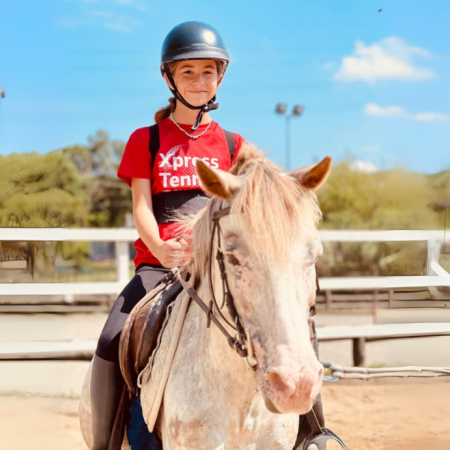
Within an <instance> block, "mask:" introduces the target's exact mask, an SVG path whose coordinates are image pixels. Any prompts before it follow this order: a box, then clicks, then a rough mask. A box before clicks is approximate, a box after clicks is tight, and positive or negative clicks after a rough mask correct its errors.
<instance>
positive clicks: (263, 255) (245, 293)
mask: <svg viewBox="0 0 450 450" xmlns="http://www.w3.org/2000/svg"><path fill="white" fill-rule="evenodd" d="M330 167H331V158H330V157H326V158H325V159H324V160H323V161H322V162H320V163H318V164H316V165H313V166H308V167H306V168H302V169H298V170H296V171H293V172H291V173H288V174H283V173H281V171H280V170H279V168H278V167H277V166H276V165H275V164H273V163H271V162H270V161H269V160H268V159H266V158H265V157H264V156H263V155H262V154H261V153H259V152H257V151H256V150H255V149H254V148H252V147H248V148H245V149H242V150H241V152H240V154H239V158H238V161H237V163H236V165H235V166H234V168H233V169H232V171H231V173H226V172H222V171H220V170H214V169H212V168H210V167H208V166H207V165H206V164H204V163H203V162H202V161H201V160H198V161H197V173H198V176H199V178H200V180H201V183H202V186H203V188H204V190H205V191H206V192H207V193H208V194H209V195H210V196H212V197H216V198H220V199H222V200H223V201H224V205H223V207H226V206H230V207H231V211H230V214H229V215H228V216H225V217H223V218H221V219H220V229H221V242H222V244H221V245H222V250H223V252H224V254H225V266H226V273H227V277H228V280H229V285H230V290H231V293H232V295H233V297H234V302H235V306H236V309H237V312H238V314H239V316H240V319H241V321H242V323H243V325H244V327H249V329H250V333H251V340H252V343H253V348H254V353H255V356H256V359H257V363H258V366H257V380H258V385H259V389H260V391H261V392H262V394H263V397H264V400H265V403H266V406H267V407H268V409H269V410H270V411H272V412H280V413H299V414H303V413H306V412H307V411H309V410H310V408H311V407H312V404H313V402H314V400H315V398H316V397H317V394H318V393H319V391H320V387H321V384H322V375H323V368H322V365H321V364H320V363H319V361H318V360H317V357H316V355H315V353H314V350H313V347H312V344H311V337H310V308H311V306H313V304H314V302H315V290H316V271H315V263H316V261H317V259H318V257H319V256H320V255H321V252H322V246H321V243H320V240H319V235H318V232H317V222H318V220H319V219H320V210H319V208H318V206H317V201H316V197H315V195H314V193H313V191H314V190H315V189H317V188H318V187H319V186H320V185H321V184H323V182H324V181H325V179H326V177H327V175H328V173H329V171H330ZM213 207H214V206H213V205H210V206H209V208H210V209H213ZM203 216H204V217H203V218H202V219H200V220H204V221H205V222H206V221H207V218H208V217H210V216H211V212H210V213H209V214H208V211H206V212H205V214H204V215H203ZM205 229H206V223H205V224H204V225H203V227H202V226H201V225H200V224H199V223H197V224H196V225H194V229H193V231H194V239H193V241H194V244H193V245H194V248H193V250H194V258H195V253H196V248H195V247H196V246H197V255H198V254H202V253H203V256H205V254H206V247H205V245H207V244H206V243H205V234H207V233H206V232H205ZM209 236H210V234H209ZM200 241H202V243H200ZM203 259H204V257H203Z"/></svg>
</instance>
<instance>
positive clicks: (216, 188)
mask: <svg viewBox="0 0 450 450" xmlns="http://www.w3.org/2000/svg"><path fill="white" fill-rule="evenodd" d="M195 166H196V168H197V175H198V177H199V179H200V184H201V185H202V188H203V190H204V191H205V192H206V193H207V194H208V195H209V196H210V197H220V198H221V199H223V200H230V198H231V197H232V196H233V194H234V193H235V192H236V191H237V190H238V189H239V188H240V187H241V181H240V180H239V178H238V177H237V176H235V175H231V174H230V173H228V172H224V171H223V170H219V169H212V168H211V167H209V166H208V165H207V164H205V163H204V162H203V161H202V160H201V159H197V161H196V163H195Z"/></svg>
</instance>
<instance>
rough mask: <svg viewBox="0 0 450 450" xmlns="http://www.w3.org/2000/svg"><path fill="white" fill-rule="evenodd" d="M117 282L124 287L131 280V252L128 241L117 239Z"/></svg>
mask: <svg viewBox="0 0 450 450" xmlns="http://www.w3.org/2000/svg"><path fill="white" fill-rule="evenodd" d="M116 265H117V266H116V267H117V282H118V283H119V285H120V286H121V289H122V288H124V287H125V286H126V285H127V284H128V282H129V281H130V272H129V271H130V269H129V266H130V253H129V251H128V242H126V241H116Z"/></svg>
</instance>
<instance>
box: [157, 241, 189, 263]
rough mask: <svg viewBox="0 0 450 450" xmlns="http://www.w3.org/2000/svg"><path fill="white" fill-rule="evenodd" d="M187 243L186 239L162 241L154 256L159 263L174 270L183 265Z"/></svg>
mask: <svg viewBox="0 0 450 450" xmlns="http://www.w3.org/2000/svg"><path fill="white" fill-rule="evenodd" d="M186 246H187V242H186V241H185V240H184V239H169V240H168V241H161V242H160V244H159V245H158V247H157V248H155V249H154V250H153V254H154V255H155V256H156V258H158V260H159V262H160V263H161V264H162V265H163V267H166V268H167V269H172V268H174V267H178V266H179V265H181V263H182V261H183V259H184V252H185V250H186Z"/></svg>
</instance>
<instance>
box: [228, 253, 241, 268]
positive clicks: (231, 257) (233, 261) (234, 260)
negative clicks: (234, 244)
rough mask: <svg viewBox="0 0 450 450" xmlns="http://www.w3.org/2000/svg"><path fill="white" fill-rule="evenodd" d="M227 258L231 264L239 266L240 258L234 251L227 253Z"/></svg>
mask: <svg viewBox="0 0 450 450" xmlns="http://www.w3.org/2000/svg"><path fill="white" fill-rule="evenodd" d="M226 258H227V261H228V264H231V265H232V266H239V260H238V259H237V258H236V257H235V256H234V255H233V254H232V253H227V254H226Z"/></svg>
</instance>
